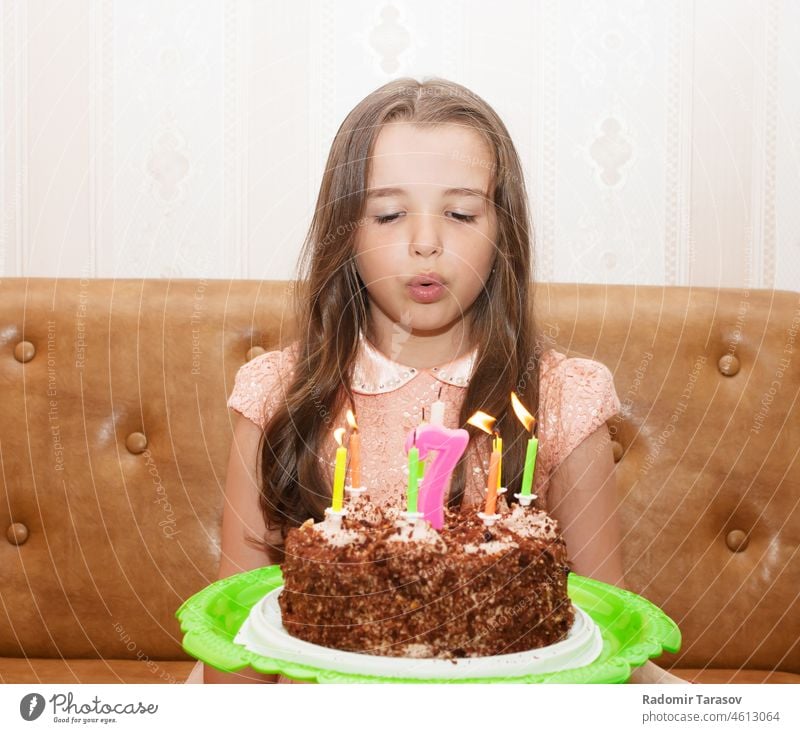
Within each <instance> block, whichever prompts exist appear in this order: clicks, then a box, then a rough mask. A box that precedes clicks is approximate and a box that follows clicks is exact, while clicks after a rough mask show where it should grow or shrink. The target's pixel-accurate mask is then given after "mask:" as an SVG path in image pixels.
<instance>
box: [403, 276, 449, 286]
mask: <svg viewBox="0 0 800 733" xmlns="http://www.w3.org/2000/svg"><path fill="white" fill-rule="evenodd" d="M444 284H445V280H444V278H443V277H442V276H441V275H439V274H438V273H436V272H430V273H426V274H422V275H415V276H414V277H412V278H411V279H410V280H409V281H408V282H407V283H406V285H408V286H409V287H412V288H413V287H417V286H419V285H444Z"/></svg>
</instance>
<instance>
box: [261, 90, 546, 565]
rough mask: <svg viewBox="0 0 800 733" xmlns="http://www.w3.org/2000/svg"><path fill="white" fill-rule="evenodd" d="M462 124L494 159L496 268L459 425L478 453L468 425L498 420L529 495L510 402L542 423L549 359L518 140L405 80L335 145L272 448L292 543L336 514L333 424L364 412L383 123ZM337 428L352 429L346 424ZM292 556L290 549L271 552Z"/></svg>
mask: <svg viewBox="0 0 800 733" xmlns="http://www.w3.org/2000/svg"><path fill="white" fill-rule="evenodd" d="M396 121H405V122H410V123H414V124H420V125H426V124H431V125H440V124H445V123H455V124H460V125H467V126H469V127H470V128H472V129H474V130H475V131H476V132H478V133H479V134H480V135H481V137H482V138H483V140H484V141H485V142H486V143H487V145H488V147H489V150H490V151H491V152H492V154H493V157H494V161H493V162H492V165H491V171H492V187H491V189H490V190H491V191H493V204H494V207H495V212H496V217H497V242H496V245H497V249H498V252H497V257H496V259H495V267H494V270H493V271H492V274H491V275H490V276H489V279H488V281H487V283H486V285H485V288H484V289H483V291H482V292H481V294H480V295H479V296H478V299H477V300H476V302H475V303H474V305H473V307H472V309H471V311H470V314H471V324H470V325H471V329H470V331H469V336H470V339H471V341H472V343H473V345H475V346H477V347H478V352H477V360H476V362H475V367H474V370H473V374H472V377H471V380H470V383H469V386H468V387H467V390H466V394H465V397H464V401H463V404H462V408H461V414H460V417H459V424H460V426H462V427H465V428H467V429H468V430H469V431H470V433H471V440H470V444H471V445H472V444H474V443H475V442H476V441H475V440H473V438H475V437H476V436H477V435H484V434H483V433H480V431H478V430H477V429H476V428H473V427H472V426H468V425H467V424H466V420H467V418H468V417H469V416H470V415H471V414H472V413H474V412H475V411H476V410H483V411H485V412H488V413H489V414H491V415H494V416H495V417H497V418H498V420H497V428H498V429H499V430H500V432H501V433H502V435H503V439H504V452H503V474H504V477H505V478H506V481H504V483H505V484H506V485H507V486H508V494H507V497H512V496H513V494H514V492H517V491H519V485H520V482H521V476H522V467H523V465H524V457H525V449H526V443H527V438H528V433H527V432H526V431H525V429H524V427H523V426H522V425H521V424H520V422H519V421H518V420H517V419H516V416H515V415H514V413H513V411H512V409H511V404H510V400H509V396H510V393H511V391H512V390H514V391H516V392H517V393H518V394H519V395H520V396H521V397H522V398H523V401H524V403H525V404H526V405H527V406H528V408H529V409H530V410H531V412H534V411H535V410H537V409H538V403H539V394H538V392H539V390H538V386H539V378H538V376H539V367H538V364H539V358H538V357H539V354H538V353H535V351H534V344H535V343H536V342H537V341H538V339H537V338H536V332H535V329H534V323H533V315H532V313H531V312H530V310H529V296H530V291H531V287H532V282H531V280H532V277H531V276H532V268H531V245H532V236H531V232H530V226H529V215H528V203H527V194H526V191H525V185H524V181H523V174H522V168H521V165H520V162H519V157H518V155H517V152H516V150H515V148H514V146H513V144H512V142H511V138H510V137H509V134H508V131H507V130H506V127H505V125H504V124H503V122H502V120H501V119H500V118H499V117H498V116H497V114H496V113H495V111H494V110H493V109H492V108H491V107H490V106H489V105H488V104H487V103H486V102H485V101H483V100H482V99H481V98H480V97H478V96H477V95H476V94H474V93H473V92H471V91H470V90H468V89H466V88H465V87H463V86H461V85H459V84H455V83H453V82H450V81H447V80H444V79H439V78H432V79H428V80H426V81H424V82H418V81H416V80H415V79H412V78H401V79H396V80H394V81H392V82H389V83H388V84H385V85H383V86H382V87H380V88H378V89H376V90H375V91H374V92H372V93H371V94H369V95H368V96H367V97H366V98H364V99H363V100H362V101H361V102H359V103H358V105H356V107H355V108H354V109H353V110H352V111H351V112H350V114H348V115H347V117H346V118H345V120H344V122H343V123H342V125H341V127H340V128H339V130H338V132H337V133H336V137H335V138H334V140H333V144H332V146H331V150H330V154H329V155H328V161H327V164H326V167H325V172H324V175H323V177H322V184H321V186H320V191H319V196H318V199H317V205H316V209H315V213H314V216H313V219H312V221H311V225H310V227H309V231H308V234H307V237H306V240H305V243H304V246H303V252H302V255H301V258H300V261H299V265H298V273H297V280H298V282H299V284H300V286H299V287H298V288H296V289H295V293H296V296H297V297H296V303H295V309H296V310H295V312H296V314H297V334H298V341H297V343H296V347H297V358H296V361H295V367H294V373H293V375H292V377H291V379H290V380H289V382H288V388H287V390H286V393H285V395H282V397H284V399H282V400H281V405H280V407H279V408H278V409H276V411H275V413H274V414H273V415H272V416H271V418H270V420H269V423H268V425H267V426H266V429H265V431H264V435H263V438H262V444H261V477H262V486H261V509H262V512H263V514H264V518H265V521H266V525H267V527H268V528H270V529H275V528H278V527H280V528H281V530H282V537H284V538H285V536H286V532H287V531H288V529H289V528H290V527H292V526H297V525H299V524H301V523H302V522H303V521H305V520H306V519H308V518H309V517H313V518H314V519H315V520H317V521H318V520H321V519H322V518H323V516H324V510H325V507H326V506H329V505H330V495H331V481H330V477H329V476H328V475H327V474H326V472H325V471H324V469H323V466H322V465H321V463H320V461H319V460H318V456H319V455H323V454H324V452H323V451H322V450H321V448H322V446H323V445H324V444H325V441H330V440H331V433H332V431H331V425H330V421H329V420H328V421H326V420H323V419H321V416H322V415H333V416H337V417H338V416H339V415H341V413H342V412H343V411H344V409H346V406H348V404H352V403H353V394H352V391H351V388H350V384H351V379H352V374H353V367H354V364H355V360H356V356H357V353H358V341H359V333H360V332H361V331H362V330H363V331H364V332H366V327H367V314H368V312H369V301H368V299H367V291H366V288H365V286H364V283H363V282H362V281H361V279H360V277H359V276H358V273H357V271H356V268H355V260H354V238H355V233H356V230H357V228H358V226H359V222H360V221H361V220H362V217H363V212H364V210H365V196H364V192H365V190H366V188H367V183H368V178H369V170H370V168H369V166H370V159H371V155H372V152H373V147H374V143H375V140H376V138H377V135H378V133H379V132H380V130H381V127H382V125H383V124H384V123H387V122H396ZM336 424H341V421H339V422H337V423H336ZM474 455H475V454H474V453H473V456H472V459H470V457H469V456H470V452H469V451H468V452H467V453H465V455H464V457H462V460H461V461H460V462H459V464H458V466H457V468H456V470H455V472H454V474H453V479H452V482H451V490H450V495H449V497H448V505H449V506H450V507H451V508H453V509H457V508H458V507H460V505H461V502H462V500H463V496H464V488H465V479H466V469H467V465H468V464H469V462H470V460H474ZM267 549H268V551H269V549H272V550H274V551H276V552H277V554H278V556H281V551H282V545H281V546H270V547H268V548H267Z"/></svg>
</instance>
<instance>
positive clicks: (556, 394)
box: [545, 357, 620, 467]
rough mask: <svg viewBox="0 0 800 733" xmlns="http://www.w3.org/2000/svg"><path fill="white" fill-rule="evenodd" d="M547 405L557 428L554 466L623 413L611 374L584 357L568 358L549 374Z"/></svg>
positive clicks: (553, 452) (553, 454)
mask: <svg viewBox="0 0 800 733" xmlns="http://www.w3.org/2000/svg"><path fill="white" fill-rule="evenodd" d="M545 404H546V410H547V413H548V420H549V422H550V424H551V425H553V427H554V430H553V431H552V432H553V434H552V438H551V439H552V441H553V446H552V463H553V466H554V467H555V466H558V465H559V464H560V463H561V462H562V461H563V460H564V459H565V458H566V457H567V456H568V455H569V454H570V453H571V452H572V451H573V450H574V449H575V448H576V447H577V446H578V445H579V444H580V443H581V442H582V441H583V440H585V439H586V438H588V437H589V436H590V435H591V434H592V433H593V432H594V431H595V430H597V429H598V428H599V427H600V426H601V425H602V424H603V423H604V422H606V421H607V420H609V419H610V418H612V417H613V416H614V415H616V414H617V413H618V412H619V411H620V401H619V397H618V396H617V391H616V389H615V388H614V377H613V375H612V374H611V371H610V370H609V369H608V367H607V366H606V365H605V364H602V363H600V362H599V361H594V360H592V359H584V358H581V357H572V358H565V359H564V360H563V361H561V363H559V364H557V365H556V366H555V367H554V368H553V369H552V370H551V371H550V372H549V373H548V380H547V386H546V395H545Z"/></svg>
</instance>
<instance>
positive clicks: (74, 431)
mask: <svg viewBox="0 0 800 733" xmlns="http://www.w3.org/2000/svg"><path fill="white" fill-rule="evenodd" d="M288 287H289V283H282V282H256V281H235V282H230V281H225V280H198V281H196V280H180V281H167V280H145V281H141V280H78V279H45V278H41V279H27V278H7V279H4V280H2V282H1V283H0V293H1V294H2V297H1V298H0V309H1V310H2V312H1V313H0V348H1V351H0V399H2V406H3V409H2V418H0V477H1V481H2V483H0V486H1V487H2V489H1V493H2V497H0V527H1V528H2V531H3V534H2V536H0V589H1V592H2V610H1V611H0V680H2V681H4V682H34V681H36V682H59V683H62V682H181V681H183V680H184V679H185V678H186V676H187V675H188V673H189V671H190V669H191V668H192V664H193V662H192V660H191V659H189V658H188V657H187V655H185V654H184V653H183V651H182V650H181V635H180V632H179V628H178V625H177V622H176V620H175V617H174V613H175V610H176V609H177V608H178V606H179V605H180V603H181V602H182V601H183V600H184V599H186V598H187V597H188V596H190V595H191V594H193V593H195V592H196V591H198V590H199V589H200V588H202V587H203V586H205V585H207V584H208V583H210V582H211V581H213V580H214V579H215V578H216V572H217V563H218V558H219V536H220V516H221V507H222V494H223V487H224V483H225V470H226V465H227V457H228V450H229V446H230V442H231V433H232V424H233V419H232V418H233V416H232V414H231V413H229V410H228V408H227V407H226V404H225V403H226V398H227V396H228V395H229V394H230V391H231V388H232V385H233V379H234V375H235V373H236V370H237V369H238V368H239V366H240V365H241V364H243V363H244V362H245V361H246V360H247V359H248V358H252V356H254V355H255V354H256V353H260V352H261V350H269V349H272V348H275V347H276V346H278V345H279V344H284V343H288V341H289V340H290V339H291V329H292V324H291V321H290V319H289V318H287V317H286V315H287V314H286V312H285V308H286V304H287V302H288V299H287V297H286V295H287V288H288ZM537 303H538V312H539V325H540V328H541V329H542V331H543V332H544V333H545V334H546V335H547V337H548V338H550V339H552V343H553V344H554V345H555V346H556V347H557V348H559V349H560V350H562V351H564V352H566V353H568V354H570V355H574V356H586V357H589V358H594V359H599V360H600V361H602V362H604V363H605V364H606V365H607V366H608V367H609V368H610V369H611V370H612V372H613V373H614V376H615V383H616V387H617V392H618V394H619V397H620V400H621V401H622V404H623V414H622V415H621V416H619V417H617V418H614V419H613V420H612V421H611V423H610V425H609V426H610V429H611V430H612V433H613V437H614V450H615V458H616V460H617V468H616V470H617V475H618V487H619V492H620V496H621V498H622V500H623V505H624V517H623V520H624V532H625V543H624V557H625V563H626V569H627V581H628V584H629V586H630V587H631V588H632V589H633V590H635V591H636V592H639V593H641V594H643V595H644V596H646V597H647V598H649V599H651V600H652V601H653V602H655V603H656V604H658V605H660V606H661V607H663V608H664V609H665V610H666V611H667V613H669V614H670V615H671V616H672V618H674V619H675V620H676V621H677V623H678V624H679V626H680V628H681V630H682V632H683V646H682V649H681V651H680V653H679V654H678V655H664V656H662V657H661V658H660V659H659V660H658V663H659V664H660V665H662V666H666V667H673V668H675V669H677V670H680V671H679V672H678V673H679V674H681V675H682V676H685V677H687V678H689V679H695V680H698V681H748V682H749V681H758V682H761V681H767V682H797V681H800V644H799V643H798V640H799V639H800V613H799V612H798V611H799V610H800V609H798V588H800V556H798V546H799V545H800V507H799V506H798V504H800V478H799V477H798V476H799V475H800V462H798V451H799V450H800V408H799V407H798V393H799V392H800V355H798V354H796V353H795V350H800V336H799V335H798V328H799V327H800V295H798V293H794V292H774V291H755V290H751V291H749V292H748V291H745V290H716V289H697V288H694V289H692V288H661V287H630V286H589V285H580V286H578V285H569V284H555V285H549V286H545V285H540V286H537Z"/></svg>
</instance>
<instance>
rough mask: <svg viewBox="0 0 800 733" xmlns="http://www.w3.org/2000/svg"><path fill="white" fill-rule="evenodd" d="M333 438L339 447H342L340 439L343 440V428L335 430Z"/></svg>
mask: <svg viewBox="0 0 800 733" xmlns="http://www.w3.org/2000/svg"><path fill="white" fill-rule="evenodd" d="M333 437H334V438H336V442H337V443H338V444H339V445H342V438H344V428H336V430H334V431H333Z"/></svg>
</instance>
